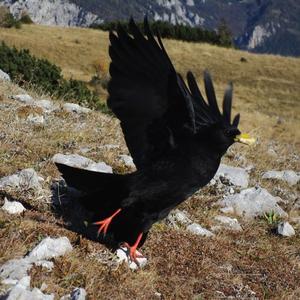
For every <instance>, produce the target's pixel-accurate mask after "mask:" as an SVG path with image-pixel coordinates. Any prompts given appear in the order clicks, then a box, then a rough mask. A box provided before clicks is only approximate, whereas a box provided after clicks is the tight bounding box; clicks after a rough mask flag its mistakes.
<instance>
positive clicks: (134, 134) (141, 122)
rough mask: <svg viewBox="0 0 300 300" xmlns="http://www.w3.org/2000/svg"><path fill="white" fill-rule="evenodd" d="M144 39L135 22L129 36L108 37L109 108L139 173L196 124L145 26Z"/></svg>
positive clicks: (120, 32)
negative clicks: (109, 60)
mask: <svg viewBox="0 0 300 300" xmlns="http://www.w3.org/2000/svg"><path fill="white" fill-rule="evenodd" d="M144 27H145V33H146V37H144V36H143V35H142V33H141V32H140V30H139V29H138V27H137V26H136V24H135V23H134V21H133V20H132V19H131V20H130V23H129V30H130V33H131V35H129V34H128V33H127V32H126V31H125V30H124V29H123V28H122V27H121V26H119V27H118V29H117V35H115V34H114V33H112V32H111V33H110V43H111V45H110V48H109V54H110V57H111V60H112V61H111V64H110V75H111V80H110V82H109V86H108V92H109V98H108V106H109V107H110V108H111V109H112V111H113V112H114V113H115V115H116V116H117V117H118V118H119V120H120V121H121V127H122V130H123V133H124V136H125V140H126V143H127V146H128V149H129V151H130V153H131V155H132V157H133V160H134V163H135V164H136V166H137V168H138V169H139V168H143V167H145V166H146V165H147V164H149V163H150V162H152V161H153V160H155V158H157V157H159V156H160V155H161V154H162V153H167V152H166V151H169V150H170V149H171V148H172V147H174V143H176V140H178V139H180V138H181V136H182V135H183V134H184V132H187V131H188V132H191V133H193V132H194V130H195V124H194V122H195V119H194V111H193V105H192V100H191V98H190V93H189V92H188V90H187V89H186V86H185V84H184V82H183V80H182V79H181V77H180V76H179V75H178V74H177V73H176V71H175V69H174V67H173V65H172V63H171V61H170V59H169V57H168V55H167V53H166V51H165V49H164V47H163V44H162V42H161V40H160V38H159V37H158V42H157V41H156V40H155V39H154V37H153V35H152V33H151V31H150V29H149V25H148V22H147V20H146V19H145V23H144Z"/></svg>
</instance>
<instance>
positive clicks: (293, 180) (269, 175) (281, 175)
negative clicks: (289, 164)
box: [262, 170, 300, 185]
mask: <svg viewBox="0 0 300 300" xmlns="http://www.w3.org/2000/svg"><path fill="white" fill-rule="evenodd" d="M262 178H263V179H277V180H283V181H285V182H287V183H288V184H289V185H295V184H297V183H298V182H299V181H300V173H296V172H294V171H292V170H285V171H268V172H265V173H264V174H263V176H262Z"/></svg>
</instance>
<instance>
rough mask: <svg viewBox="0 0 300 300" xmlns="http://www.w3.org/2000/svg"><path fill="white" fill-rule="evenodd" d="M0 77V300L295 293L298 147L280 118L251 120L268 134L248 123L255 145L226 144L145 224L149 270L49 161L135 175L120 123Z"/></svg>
mask: <svg viewBox="0 0 300 300" xmlns="http://www.w3.org/2000/svg"><path fill="white" fill-rule="evenodd" d="M1 74H2V75H1V78H0V207H1V208H0V264H1V266H0V298H2V297H4V298H7V297H8V299H17V298H22V299H28V300H31V299H43V300H53V299H61V300H66V299H74V300H75V299H77V300H79V299H80V300H82V299H99V298H100V299H118V298H119V299H125V298H134V299H195V298H204V299H217V298H220V297H222V298H232V299H262V298H264V297H265V296H266V295H268V297H269V298H271V299H298V298H299V297H300V289H299V280H300V254H299V247H298V245H299V242H300V235H299V232H300V202H299V186H298V185H297V184H299V179H300V178H299V177H300V176H299V172H298V173H297V172H295V171H297V170H298V171H299V169H297V168H298V167H299V152H298V150H297V147H296V145H294V146H293V142H292V141H293V140H294V136H293V134H294V133H292V132H289V130H288V126H287V123H286V122H284V123H282V121H281V122H277V121H276V118H274V117H270V116H269V117H266V115H264V118H259V117H258V118H257V115H256V118H255V124H256V126H257V128H269V130H271V132H269V133H266V132H265V130H257V129H254V128H253V132H252V133H253V134H256V137H257V138H258V143H257V144H256V145H255V146H254V148H246V147H245V146H242V145H235V146H234V147H232V148H231V150H230V151H229V152H228V154H227V155H226V157H225V158H224V160H223V164H222V165H221V167H220V169H219V170H218V173H217V175H216V176H215V178H214V179H213V180H212V181H211V182H210V184H209V185H208V186H207V187H206V188H204V189H202V190H200V191H199V192H197V193H196V194H195V195H193V196H192V197H191V198H190V199H189V200H188V201H186V202H185V203H183V204H182V205H181V206H180V207H179V209H177V210H175V211H173V212H172V213H171V214H170V216H169V217H168V218H167V220H165V221H164V222H160V223H159V224H156V225H155V226H154V227H153V229H152V230H151V234H150V235H149V238H148V240H147V242H146V244H145V245H144V246H143V247H142V250H141V251H142V253H143V254H144V255H145V256H146V257H147V259H148V263H147V264H146V265H144V267H143V269H142V270H137V271H132V270H131V269H130V268H128V264H126V263H125V264H122V261H121V259H124V256H123V258H122V257H121V258H120V255H121V254H120V252H119V253H118V252H117V253H116V254H115V253H112V252H111V251H110V250H109V249H108V248H106V247H105V246H104V245H102V244H101V243H100V241H99V239H98V238H97V233H96V231H97V228H96V227H95V226H93V225H92V224H91V222H92V219H91V215H90V214H89V213H88V212H86V211H84V209H83V208H82V207H81V206H80V204H79V203H78V202H77V201H76V193H74V190H73V192H72V190H68V189H67V188H66V185H65V183H64V182H63V181H62V180H61V178H60V176H59V173H58V171H57V169H56V168H55V166H54V164H53V161H57V160H60V161H64V162H65V163H68V164H71V165H74V166H77V167H81V168H91V169H93V170H98V171H104V168H105V171H106V172H111V171H112V169H113V170H114V171H116V172H119V173H124V172H131V171H133V170H134V165H132V163H131V162H130V160H129V159H128V158H129V157H128V150H127V148H126V145H125V143H124V139H123V137H122V133H121V130H120V126H119V124H118V122H117V120H116V119H115V118H114V117H112V116H109V115H105V114H103V113H101V112H96V111H90V110H86V109H82V108H80V107H78V106H72V105H70V104H69V105H66V104H65V103H64V102H62V101H57V100H56V101H55V100H51V99H50V98H49V97H48V96H45V95H40V94H37V93H36V92H35V91H34V90H31V91H26V90H23V89H21V88H20V87H18V86H17V85H15V84H13V83H11V82H10V81H9V77H8V76H7V75H5V74H3V73H1ZM28 93H29V94H30V95H29V94H28ZM45 98H46V99H45ZM250 114H251V116H250V117H249V116H248V117H246V115H245V114H243V115H242V116H243V120H244V122H245V121H247V123H249V120H250V119H253V116H254V115H255V112H250ZM291 118H292V116H291ZM271 124H276V125H275V126H271ZM295 126H297V125H295ZM279 133H280V134H279ZM271 136H272V137H274V138H275V137H276V140H270V137H271ZM96 162H98V163H96ZM109 166H111V167H112V168H110V167H109ZM271 168H272V169H274V170H277V171H284V172H271V173H270V172H266V171H268V170H270V169H271ZM291 169H294V171H293V170H291ZM162 241H163V242H162ZM119 250H120V251H122V250H121V249H119ZM121 253H123V255H124V252H121ZM125 259H126V254H125ZM130 266H131V265H130Z"/></svg>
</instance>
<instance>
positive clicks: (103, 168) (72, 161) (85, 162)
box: [52, 153, 113, 173]
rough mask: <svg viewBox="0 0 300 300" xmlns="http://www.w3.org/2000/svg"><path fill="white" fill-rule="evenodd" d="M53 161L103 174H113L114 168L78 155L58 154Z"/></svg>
mask: <svg viewBox="0 0 300 300" xmlns="http://www.w3.org/2000/svg"><path fill="white" fill-rule="evenodd" d="M52 161H53V162H56V163H60V164H63V165H67V166H70V167H74V168H79V169H86V170H90V171H95V172H101V173H113V170H112V167H111V166H109V165H107V164H106V163H105V162H99V163H96V162H94V161H93V160H91V159H89V158H86V157H84V156H81V155H78V154H70V155H64V154H61V153H58V154H55V155H54V156H53V158H52Z"/></svg>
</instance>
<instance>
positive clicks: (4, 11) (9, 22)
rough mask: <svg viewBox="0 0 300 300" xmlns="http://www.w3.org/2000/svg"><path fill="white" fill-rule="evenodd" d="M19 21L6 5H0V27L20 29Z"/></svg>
mask: <svg viewBox="0 0 300 300" xmlns="http://www.w3.org/2000/svg"><path fill="white" fill-rule="evenodd" d="M21 26H22V24H21V22H20V21H19V20H17V19H16V18H15V17H14V16H13V14H12V13H11V12H10V11H9V9H8V8H7V7H0V27H4V28H12V27H15V28H17V29H20V28H21Z"/></svg>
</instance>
